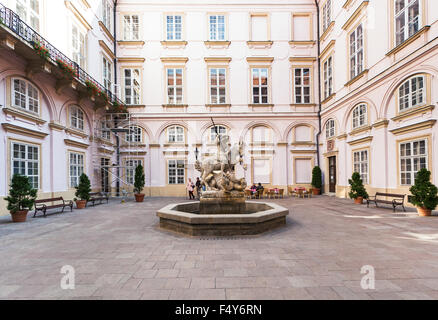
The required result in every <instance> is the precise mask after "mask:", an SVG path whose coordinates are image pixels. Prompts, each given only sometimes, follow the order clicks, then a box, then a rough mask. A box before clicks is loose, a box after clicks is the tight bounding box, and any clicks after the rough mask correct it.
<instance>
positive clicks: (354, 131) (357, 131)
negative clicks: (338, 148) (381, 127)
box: [349, 126, 372, 136]
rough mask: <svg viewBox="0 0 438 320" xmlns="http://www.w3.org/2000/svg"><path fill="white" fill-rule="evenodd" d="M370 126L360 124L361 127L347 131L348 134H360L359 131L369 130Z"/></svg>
mask: <svg viewBox="0 0 438 320" xmlns="http://www.w3.org/2000/svg"><path fill="white" fill-rule="evenodd" d="M371 128H372V126H362V127H359V128H356V129H354V130H353V131H351V132H350V133H349V135H350V136H355V135H358V134H360V133H363V132H366V131H369V130H371Z"/></svg>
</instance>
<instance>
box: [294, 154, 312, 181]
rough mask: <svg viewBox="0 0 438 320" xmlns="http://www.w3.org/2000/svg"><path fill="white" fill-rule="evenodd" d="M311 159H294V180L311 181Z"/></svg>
mask: <svg viewBox="0 0 438 320" xmlns="http://www.w3.org/2000/svg"><path fill="white" fill-rule="evenodd" d="M311 167H312V161H311V160H310V159H295V174H296V177H295V182H296V183H306V184H308V183H311V182H312V168H311Z"/></svg>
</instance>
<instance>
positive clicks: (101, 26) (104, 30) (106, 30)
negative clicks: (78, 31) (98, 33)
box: [99, 21, 114, 42]
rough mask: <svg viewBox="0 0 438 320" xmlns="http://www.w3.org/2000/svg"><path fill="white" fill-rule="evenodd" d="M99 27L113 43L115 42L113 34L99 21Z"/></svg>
mask: <svg viewBox="0 0 438 320" xmlns="http://www.w3.org/2000/svg"><path fill="white" fill-rule="evenodd" d="M99 27H100V28H101V29H102V31H103V32H104V33H105V34H106V36H107V37H108V38H109V39H110V40H111V42H114V37H113V35H112V34H111V32H110V31H109V30H108V28H107V27H106V26H105V25H104V24H103V22H102V21H99Z"/></svg>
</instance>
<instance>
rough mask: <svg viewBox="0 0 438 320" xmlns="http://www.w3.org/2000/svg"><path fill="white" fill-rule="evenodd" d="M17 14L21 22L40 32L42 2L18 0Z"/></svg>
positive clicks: (37, 0) (38, 0)
mask: <svg viewBox="0 0 438 320" xmlns="http://www.w3.org/2000/svg"><path fill="white" fill-rule="evenodd" d="M16 12H17V14H18V16H19V17H20V19H21V20H23V21H24V22H26V23H27V24H28V25H29V26H30V27H32V28H33V29H35V31H37V32H38V31H40V0H16Z"/></svg>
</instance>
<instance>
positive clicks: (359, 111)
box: [353, 103, 368, 129]
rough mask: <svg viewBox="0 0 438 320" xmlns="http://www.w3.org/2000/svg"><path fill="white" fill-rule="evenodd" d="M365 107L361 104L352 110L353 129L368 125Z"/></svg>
mask: <svg viewBox="0 0 438 320" xmlns="http://www.w3.org/2000/svg"><path fill="white" fill-rule="evenodd" d="M367 112H368V111H367V105H366V104H365V103H361V104H359V105H357V106H356V107H355V108H354V109H353V129H356V128H359V127H362V126H365V125H366V124H367V123H368V115H367Z"/></svg>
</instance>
